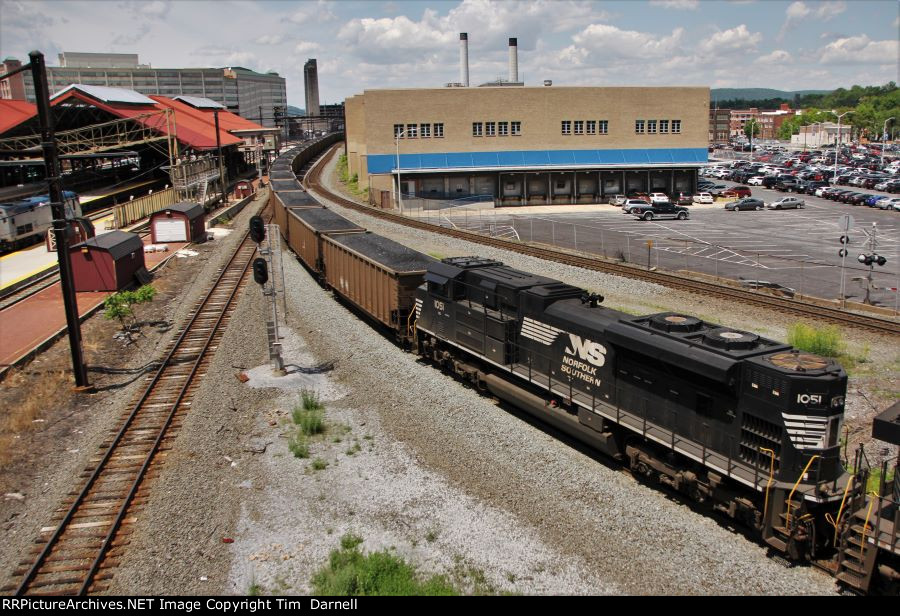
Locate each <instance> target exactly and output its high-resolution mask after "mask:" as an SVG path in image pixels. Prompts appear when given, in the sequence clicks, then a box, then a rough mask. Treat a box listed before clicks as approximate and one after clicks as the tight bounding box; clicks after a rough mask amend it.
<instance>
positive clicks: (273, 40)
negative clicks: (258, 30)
mask: <svg viewBox="0 0 900 616" xmlns="http://www.w3.org/2000/svg"><path fill="white" fill-rule="evenodd" d="M283 41H284V36H282V35H280V34H263V35H262V36H260V37H259V38H257V39H256V40H254V41H253V42H254V43H256V44H257V45H280V44H281V43H282V42H283Z"/></svg>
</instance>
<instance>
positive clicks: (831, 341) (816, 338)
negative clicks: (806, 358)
mask: <svg viewBox="0 0 900 616" xmlns="http://www.w3.org/2000/svg"><path fill="white" fill-rule="evenodd" d="M788 344H790V345H792V346H795V347H797V348H798V349H800V350H803V351H808V352H810V353H815V354H816V355H823V356H825V357H837V356H838V355H840V354H841V351H842V350H843V348H844V342H843V338H842V336H841V331H840V330H839V329H838V328H837V327H832V326H826V327H812V326H810V325H807V324H805V323H795V324H794V325H791V326H790V327H789V328H788Z"/></svg>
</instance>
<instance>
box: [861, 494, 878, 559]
mask: <svg viewBox="0 0 900 616" xmlns="http://www.w3.org/2000/svg"><path fill="white" fill-rule="evenodd" d="M872 495H873V496H876V497H877V496H878V495H877V494H875V493H874V492H873V493H872ZM874 504H875V499H872V500H870V501H869V510H868V511H866V521H865V522H863V528H862V538H861V539H860V541H859V562H863V551H864V550H865V549H866V533H867V532H868V531H869V516H870V515H872V505H874ZM875 547H876V548H877V547H878V533H877V532H876V533H875Z"/></svg>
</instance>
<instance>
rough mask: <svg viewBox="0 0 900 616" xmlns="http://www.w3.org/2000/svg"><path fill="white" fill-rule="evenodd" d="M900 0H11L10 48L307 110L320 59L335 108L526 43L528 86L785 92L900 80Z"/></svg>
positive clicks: (437, 83)
mask: <svg viewBox="0 0 900 616" xmlns="http://www.w3.org/2000/svg"><path fill="white" fill-rule="evenodd" d="M898 15H900V3H898V2H897V0H874V1H867V0H846V1H831V2H813V1H809V0H803V1H794V2H779V1H774V0H647V1H640V0H630V1H626V2H587V1H580V0H534V1H530V2H529V1H520V2H509V1H491V0H463V1H453V2H440V1H433V0H432V1H428V2H418V1H414V0H408V1H404V0H389V1H381V0H368V1H365V2H355V1H350V0H336V1H332V0H308V1H299V2H298V1H288V0H278V1H259V2H250V1H245V0H218V1H207V0H172V1H169V0H143V1H140V2H132V1H122V0H104V1H93V2H88V1H79V0H62V1H60V0H57V1H51V0H0V56H2V57H3V58H6V57H8V56H13V57H16V58H19V59H20V60H23V61H25V60H26V59H27V54H28V52H29V51H31V50H33V49H38V50H40V51H43V52H44V54H45V56H46V57H47V60H48V65H50V66H56V65H58V61H57V54H58V53H59V52H60V51H80V52H103V53H110V52H115V53H137V54H139V56H140V61H141V63H143V64H150V65H152V66H153V67H154V68H184V67H210V66H213V67H218V66H223V67H224V66H244V67H246V68H250V69H253V70H258V71H262V72H266V71H272V70H274V71H277V72H278V73H279V74H280V75H282V76H283V77H285V78H286V80H287V81H286V83H287V93H288V103H289V104H292V105H296V106H298V107H304V106H305V105H304V93H303V63H304V62H305V61H306V60H307V59H308V58H316V59H317V61H318V68H319V93H320V96H319V98H320V102H321V103H335V102H339V101H342V100H343V99H344V98H345V97H347V96H352V95H353V94H358V93H360V92H362V91H363V90H365V89H372V88H400V87H417V88H419V87H441V86H443V85H444V84H445V83H447V82H453V81H458V80H459V33H460V32H467V33H468V35H469V72H470V75H471V77H470V83H472V84H473V85H477V84H479V83H483V82H486V81H489V80H494V79H496V78H497V77H503V78H506V76H507V59H508V51H507V39H508V38H509V37H517V38H518V44H519V73H520V79H522V78H524V80H525V82H526V85H540V84H541V83H542V82H543V80H545V79H552V80H553V83H554V85H591V86H604V85H610V86H613V85H646V86H663V85H699V86H709V87H711V88H722V87H769V88H776V89H782V90H807V89H816V90H818V89H833V88H837V87H849V86H851V85H853V84H860V85H881V84H884V83H887V82H888V81H900V79H898V56H900V49H898V32H900V16H898Z"/></svg>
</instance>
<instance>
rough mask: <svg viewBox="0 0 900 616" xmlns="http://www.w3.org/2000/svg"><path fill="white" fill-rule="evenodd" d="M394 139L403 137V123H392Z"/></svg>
mask: <svg viewBox="0 0 900 616" xmlns="http://www.w3.org/2000/svg"><path fill="white" fill-rule="evenodd" d="M394 139H403V125H402V124H394Z"/></svg>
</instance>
